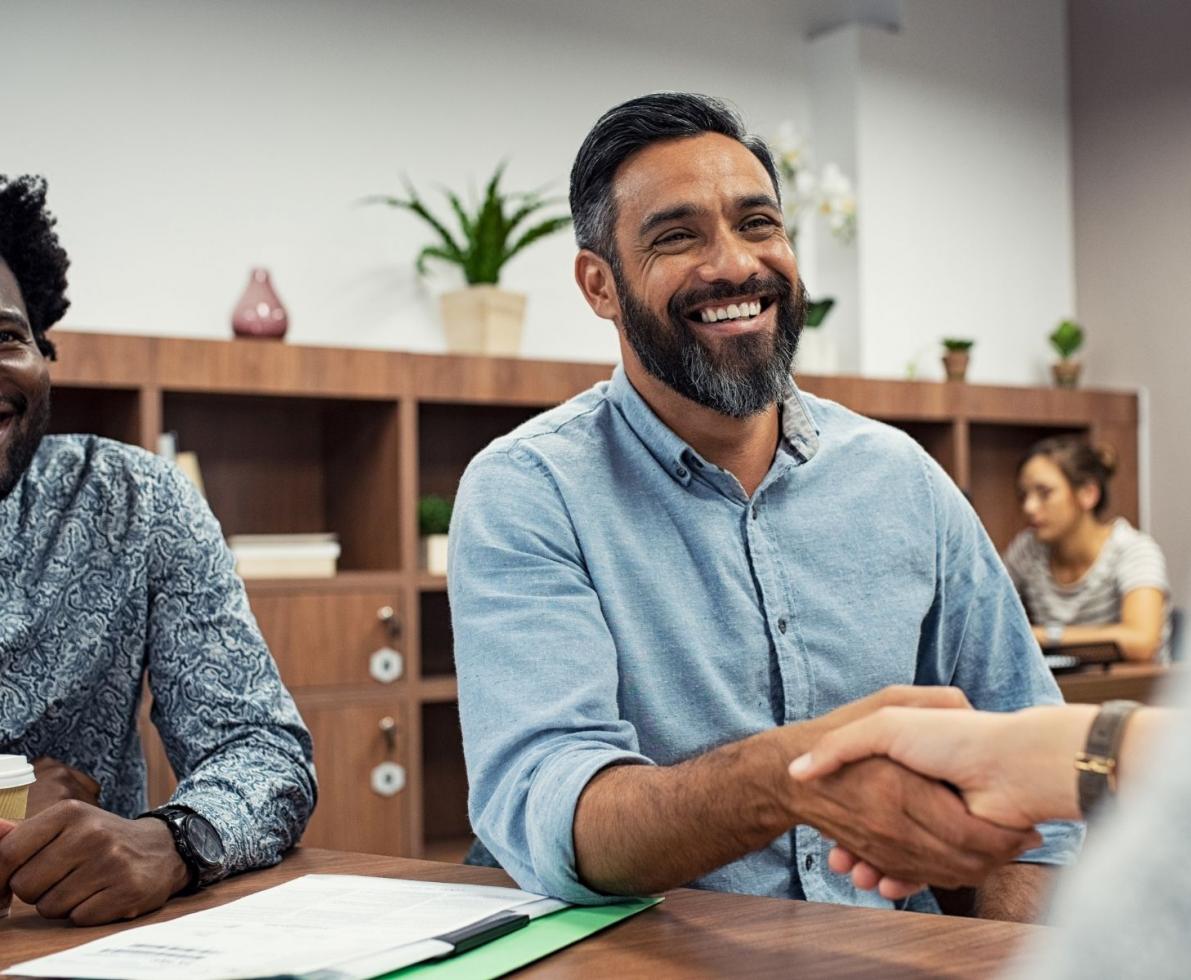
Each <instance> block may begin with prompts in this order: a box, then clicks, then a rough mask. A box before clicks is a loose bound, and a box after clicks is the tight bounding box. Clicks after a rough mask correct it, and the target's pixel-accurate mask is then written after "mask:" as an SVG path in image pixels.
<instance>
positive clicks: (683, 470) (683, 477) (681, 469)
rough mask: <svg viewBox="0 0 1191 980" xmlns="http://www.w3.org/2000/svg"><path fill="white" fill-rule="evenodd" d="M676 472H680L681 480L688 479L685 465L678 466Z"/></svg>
mask: <svg viewBox="0 0 1191 980" xmlns="http://www.w3.org/2000/svg"><path fill="white" fill-rule="evenodd" d="M674 472H675V473H677V474H678V478H679V479H680V480H685V479H686V470H685V469H684V468H683V467H681V466H680V467H678V469H676V470H675V471H674Z"/></svg>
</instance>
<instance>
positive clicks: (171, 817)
mask: <svg viewBox="0 0 1191 980" xmlns="http://www.w3.org/2000/svg"><path fill="white" fill-rule="evenodd" d="M145 817H153V818H154V819H157V820H160V821H162V822H163V823H164V824H165V825H166V826H167V827H169V828H170V833H171V834H173V837H174V847H175V848H177V850H178V856H179V857H180V858H182V862H183V863H184V864H185V865H186V867H187V868H188V869H189V870H190V885H189V886H188V888H187V889H186V890H185V892H184V894H186V893H189V892H193V891H197V890H198V889H199V888H202V887H203V886H204V885H209V884H211V882H213V881H216V880H217V879H218V878H220V877H221V876H222V873H223V866H224V862H225V861H226V860H227V852H226V851H225V850H224V847H223V841H222V840H220V837H219V832H218V831H217V830H216V829H215V828H214V827H213V826H211V821H210V820H208V819H207V818H206V817H204V816H202V815H201V814H198V813H195V812H194V811H193V810H192V809H190V807H188V806H179V805H178V804H176V803H167V804H166V805H165V806H159V807H158V808H157V809H156V810H149V811H148V812H147V813H142V814H141V815H140V816H139V817H138V818H137V819H138V820H141V819H144V818H145Z"/></svg>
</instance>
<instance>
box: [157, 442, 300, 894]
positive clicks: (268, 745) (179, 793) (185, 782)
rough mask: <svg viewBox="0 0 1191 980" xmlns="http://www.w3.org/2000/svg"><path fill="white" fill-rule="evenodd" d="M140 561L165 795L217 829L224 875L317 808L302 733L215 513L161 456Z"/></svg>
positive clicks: (249, 864)
mask: <svg viewBox="0 0 1191 980" xmlns="http://www.w3.org/2000/svg"><path fill="white" fill-rule="evenodd" d="M148 568H149V589H150V605H149V630H148V648H149V650H148V664H149V669H148V672H149V686H150V689H151V691H152V693H153V709H152V713H151V717H152V720H153V724H154V725H155V726H156V728H157V730H158V731H159V733H160V734H161V738H162V743H163V744H164V746H165V750H166V755H167V756H168V757H169V760H170V763H171V764H172V765H173V767H174V771H175V772H176V773H177V775H178V780H179V782H178V787H177V789H176V791H175V792H174V795H173V797H172V798H171V802H175V803H181V804H185V805H187V806H189V807H191V808H192V809H193V810H195V811H196V812H198V813H201V814H202V815H203V816H204V817H206V818H207V819H208V820H210V821H211V822H212V824H214V826H215V827H216V828H217V829H218V830H219V833H220V836H221V837H222V839H223V843H224V847H225V849H226V851H227V865H226V868H225V871H226V873H229V874H230V873H233V872H237V871H245V870H248V869H250V868H257V867H263V866H265V865H270V864H275V863H276V862H277V861H279V860H280V859H281V854H282V852H283V851H285V850H286V849H287V848H289V847H291V846H292V845H293V844H296V843H297V842H298V839H299V838H300V837H301V836H302V832H303V830H304V829H305V828H306V822H307V821H308V820H309V818H310V814H311V811H312V810H313V808H314V803H315V796H316V788H315V777H314V765H313V749H312V746H311V741H310V735H309V733H308V732H307V730H306V726H305V725H304V724H303V723H302V719H301V717H300V716H299V715H298V711H297V708H296V707H295V706H294V702H293V699H292V698H291V697H290V695H289V692H288V691H286V689H285V687H284V686H283V684H282V682H281V678H280V676H279V675H278V672H277V666H276V664H275V663H274V662H273V658H272V656H270V654H269V650H268V648H267V647H266V645H265V641H264V639H263V638H262V637H261V634H260V630H259V628H258V627H257V624H256V620H255V618H254V617H253V615H252V612H251V610H250V609H249V606H248V598H247V596H246V595H245V592H244V586H243V583H242V582H241V581H240V579H239V577H238V576H237V575H236V573H235V569H234V561H233V558H232V555H231V553H230V552H229V550H228V548H227V545H226V544H225V542H224V540H223V535H222V533H221V531H220V528H219V524H218V522H217V521H216V520H215V517H214V516H213V515H212V514H211V511H210V509H209V508H208V507H207V505H206V503H205V502H204V501H203V500H202V498H200V497H199V496H198V494H197V493H196V492H195V491H194V489H193V487H191V486H190V484H189V483H187V482H186V480H185V479H184V478H183V477H182V476H181V475H180V473H179V472H178V471H177V470H175V469H174V468H173V467H172V466H166V465H165V464H163V465H162V471H161V473H160V474H159V477H158V482H157V485H156V487H155V526H154V529H153V539H152V542H151V544H150V552H149V562H148Z"/></svg>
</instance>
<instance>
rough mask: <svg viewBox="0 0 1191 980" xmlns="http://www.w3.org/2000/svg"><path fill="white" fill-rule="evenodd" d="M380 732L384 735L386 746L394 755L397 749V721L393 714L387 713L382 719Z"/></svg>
mask: <svg viewBox="0 0 1191 980" xmlns="http://www.w3.org/2000/svg"><path fill="white" fill-rule="evenodd" d="M380 733H381V735H382V736H384V740H385V748H386V749H388V751H389V754H390V755H392V754H394V753H396V751H397V722H395V721H394V720H393V717H392V716H391V715H385V716H384V717H383V718H382V719H381V720H380Z"/></svg>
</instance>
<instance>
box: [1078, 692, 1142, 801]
mask: <svg viewBox="0 0 1191 980" xmlns="http://www.w3.org/2000/svg"><path fill="white" fill-rule="evenodd" d="M1140 707H1141V705H1140V704H1139V703H1138V702H1136V701H1106V702H1104V704H1103V705H1101V706H1100V711H1099V712H1098V713H1097V714H1096V717H1095V719H1094V720H1093V721H1092V726H1091V728H1089V729H1088V738H1087V743H1086V744H1085V745H1084V750H1083V751H1082V752H1080V753H1079V754H1078V755H1077V756H1076V757H1075V769H1076V772H1077V773H1078V776H1077V780H1078V793H1079V810H1080V812H1081V813H1082V814H1083V815H1084V818H1085V819H1087V817H1088V816H1089V815H1090V814H1092V813H1093V812H1094V811H1095V810H1096V808H1097V807H1098V806H1099V805H1100V804H1101V802H1102V801H1103V799H1104V797H1105V796H1115V795H1116V792H1117V769H1118V767H1119V759H1120V752H1121V743H1122V741H1123V740H1124V737H1125V726H1126V725H1127V724H1128V722H1129V719H1130V717H1132V715H1133V712H1134V711H1136V710H1137V709H1138V708H1140Z"/></svg>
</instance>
